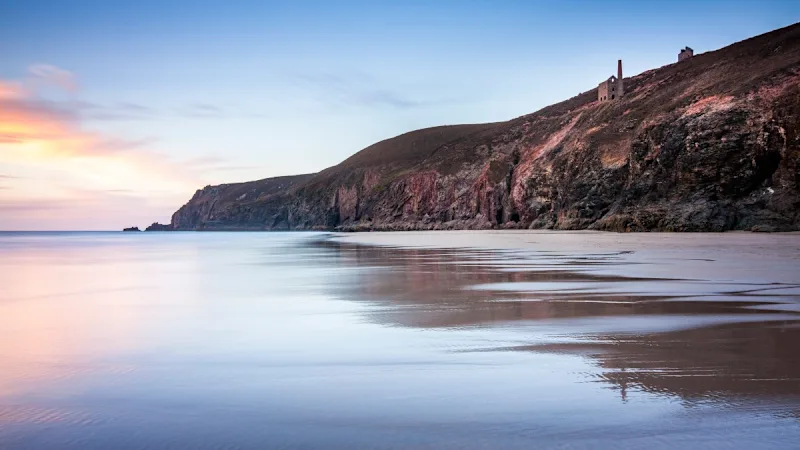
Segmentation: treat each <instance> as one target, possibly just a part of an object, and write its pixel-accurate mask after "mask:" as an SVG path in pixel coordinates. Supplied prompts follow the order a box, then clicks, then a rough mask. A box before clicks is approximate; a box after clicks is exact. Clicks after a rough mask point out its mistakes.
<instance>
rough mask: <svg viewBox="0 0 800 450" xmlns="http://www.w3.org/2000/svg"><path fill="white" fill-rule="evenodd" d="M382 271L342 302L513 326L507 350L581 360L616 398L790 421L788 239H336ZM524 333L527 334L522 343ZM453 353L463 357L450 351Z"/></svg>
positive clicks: (431, 319) (571, 235)
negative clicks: (373, 302) (385, 302)
mask: <svg viewBox="0 0 800 450" xmlns="http://www.w3.org/2000/svg"><path fill="white" fill-rule="evenodd" d="M332 242H333V244H332V245H337V246H341V248H342V249H343V251H345V252H349V253H350V254H352V255H353V257H354V258H356V259H357V260H359V262H360V264H371V265H388V266H389V267H391V269H390V270H385V271H382V272H379V273H378V275H376V276H375V277H374V278H373V279H371V280H370V281H369V282H368V283H366V284H364V285H361V286H359V287H358V288H357V289H355V290H354V291H353V292H351V293H350V295H351V296H356V297H357V296H361V297H362V298H365V299H367V298H375V297H380V298H384V299H390V300H389V301H390V302H391V303H392V304H393V305H394V308H390V309H389V310H383V311H381V312H380V313H379V314H376V316H374V317H373V319H374V320H376V321H379V322H384V323H395V324H398V325H401V326H409V327H422V328H430V327H434V328H435V327H442V328H450V327H486V326H491V327H509V326H511V327H514V328H517V329H519V328H521V329H523V330H524V332H523V333H522V336H523V337H521V338H520V339H519V343H518V344H517V345H511V346H508V345H499V346H492V345H486V346H485V347H484V348H480V349H465V350H463V351H467V352H474V351H481V352H507V351H514V352H537V353H555V354H562V355H573V356H575V357H581V358H585V359H588V360H590V361H593V364H595V365H596V366H597V368H598V370H597V372H596V373H594V374H591V376H590V378H593V379H594V380H595V381H597V382H599V383H604V384H607V385H609V386H611V387H612V388H613V389H617V390H619V392H620V396H621V398H622V400H623V401H626V400H627V396H628V394H629V392H630V391H631V390H637V391H640V392H648V393H652V394H657V395H664V396H668V397H671V398H675V399H679V400H681V401H683V402H686V404H687V405H692V404H695V405H697V404H709V403H711V404H716V405H718V407H722V408H723V409H726V410H727V409H733V410H737V411H750V412H753V411H756V412H766V413H773V414H776V415H778V416H789V417H795V418H798V419H800V352H798V343H800V234H797V233H789V234H772V235H764V234H750V233H727V234H662V233H655V234H610V233H592V232H518V231H513V232H474V231H473V232H469V231H467V232H408V233H361V234H339V235H336V236H335V237H334V238H333V239H332ZM525 332H527V333H528V334H529V337H528V338H525V337H524V335H525ZM458 351H462V350H458Z"/></svg>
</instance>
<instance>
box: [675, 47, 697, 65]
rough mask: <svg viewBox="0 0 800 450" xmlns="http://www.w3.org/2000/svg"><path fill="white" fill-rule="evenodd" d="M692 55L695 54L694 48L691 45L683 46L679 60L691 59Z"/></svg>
mask: <svg viewBox="0 0 800 450" xmlns="http://www.w3.org/2000/svg"><path fill="white" fill-rule="evenodd" d="M692 56H694V50H692V48H691V47H686V48H683V49H681V52H680V53H678V62H681V61H684V60H687V59H690V58H691V57H692Z"/></svg>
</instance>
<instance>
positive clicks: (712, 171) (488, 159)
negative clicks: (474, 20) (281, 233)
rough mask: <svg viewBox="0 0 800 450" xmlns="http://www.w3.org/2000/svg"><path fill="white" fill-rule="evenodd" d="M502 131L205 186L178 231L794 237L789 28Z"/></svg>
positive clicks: (796, 50)
mask: <svg viewBox="0 0 800 450" xmlns="http://www.w3.org/2000/svg"><path fill="white" fill-rule="evenodd" d="M624 85H625V94H624V96H623V97H622V98H617V99H614V100H611V101H598V92H597V89H592V90H591V91H588V92H585V93H583V94H580V95H578V96H576V97H574V98H571V99H569V100H567V101H564V102H562V103H558V104H555V105H552V106H549V107H546V108H544V109H542V110H540V111H538V112H536V113H533V114H530V115H526V116H523V117H519V118H517V119H513V120H511V121H508V122H501V123H493V124H480V125H456V126H443V127H435V128H429V129H424V130H418V131H413V132H410V133H406V134H403V135H401V136H398V137H395V138H392V139H388V140H386V141H382V142H379V143H377V144H374V145H372V146H370V147H367V148H366V149H364V150H362V151H360V152H358V153H356V154H355V155H353V156H352V157H350V158H349V159H347V160H345V161H343V162H342V163H340V164H339V165H337V166H334V167H331V168H328V169H326V170H323V171H322V172H319V173H317V174H307V175H297V176H289V177H278V178H268V179H265V180H259V181H252V182H247V183H236V184H227V185H220V186H207V187H206V188H204V189H202V190H199V191H197V193H196V194H195V195H194V197H192V199H191V200H190V201H189V202H188V203H187V204H186V205H184V206H183V207H181V208H180V209H179V210H178V211H177V212H176V213H175V214H174V215H173V216H172V222H171V227H172V228H173V229H178V230H220V229H231V230H233V229H235V230H293V229H302V230H307V229H340V230H412V229H478V228H556V229H585V228H590V229H600V230H614V231H647V230H664V231H724V230H762V231H785V230H800V213H798V210H799V208H798V207H799V206H800V24H795V25H792V26H789V27H786V28H783V29H780V30H776V31H773V32H770V33H767V34H764V35H761V36H758V37H755V38H751V39H748V40H745V41H742V42H739V43H736V44H733V45H731V46H729V47H725V48H723V49H720V50H717V51H713V52H708V53H704V54H700V55H696V56H694V57H692V58H689V59H686V60H684V61H681V62H678V63H675V64H670V65H667V66H664V67H661V68H658V69H654V70H650V71H647V72H644V73H642V74H639V75H637V76H634V77H630V78H624Z"/></svg>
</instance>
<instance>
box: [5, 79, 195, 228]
mask: <svg viewBox="0 0 800 450" xmlns="http://www.w3.org/2000/svg"><path fill="white" fill-rule="evenodd" d="M32 73H34V74H35V76H36V77H39V78H42V79H46V80H47V81H48V83H51V85H52V86H56V87H58V88H60V89H77V83H76V82H75V80H74V76H73V75H72V74H70V73H69V72H67V71H59V70H56V69H55V68H52V67H38V68H37V69H36V70H32ZM23 85H25V83H24V82H23V83H20V82H9V81H3V80H0V167H2V168H3V173H2V174H0V178H2V179H4V180H8V181H9V183H11V184H12V185H13V189H3V190H2V191H3V192H2V194H0V216H3V217H2V220H0V222H3V223H2V224H0V228H3V227H20V226H22V227H23V228H42V227H44V228H50V226H49V225H47V223H49V222H52V221H61V222H64V221H67V222H70V221H71V222H70V223H79V222H80V221H81V220H82V219H80V217H90V216H91V217H104V216H103V214H112V215H115V216H108V217H112V218H113V220H117V221H123V220H124V222H128V220H126V219H124V218H125V217H132V216H133V215H137V214H140V213H141V211H145V210H148V208H151V206H152V205H153V204H154V202H155V203H156V204H159V205H160V203H159V202H162V201H164V200H165V199H169V202H170V203H171V204H172V206H171V207H170V208H174V205H175V204H179V203H180V202H181V201H182V199H183V197H184V196H186V195H188V194H190V193H191V192H193V190H194V189H195V188H196V187H197V186H198V185H202V184H203V183H202V181H201V180H200V178H201V177H200V173H201V171H200V170H194V169H191V168H187V167H186V166H185V165H183V164H181V163H180V162H178V161H174V160H173V159H171V158H169V157H167V156H165V155H164V154H163V153H160V152H158V151H156V150H154V148H153V145H154V144H155V143H156V141H155V140H154V139H152V138H137V139H130V138H127V137H124V138H123V137H119V136H114V135H108V134H100V133H96V132H90V131H86V130H85V129H84V127H83V126H82V125H83V122H84V121H86V120H87V118H88V117H91V116H92V114H97V113H98V111H99V112H102V113H105V112H108V110H104V109H103V108H98V107H96V105H92V104H89V103H82V102H79V101H73V102H70V103H56V102H52V101H49V100H47V99H45V98H42V97H41V96H40V95H39V92H38V91H37V90H34V89H32V88H31V87H30V86H34V87H35V86H36V85H35V84H33V85H31V83H28V84H27V85H25V86H26V87H23ZM114 110H115V111H118V112H119V111H124V112H126V113H127V114H139V115H143V114H149V113H150V111H149V110H148V109H147V108H146V107H143V106H141V105H136V104H126V103H120V104H118V105H115V106H114ZM21 175H24V177H23V176H21ZM9 183H5V184H4V185H3V186H4V187H6V188H7V187H8V184H9ZM143 189H146V190H148V191H154V190H157V191H162V192H164V194H159V195H156V196H153V195H151V194H149V193H144V192H143ZM132 198H136V199H138V200H136V202H134V203H135V205H137V207H138V209H137V210H135V211H134V210H127V209H125V208H120V207H119V206H116V203H115V202H116V201H120V202H121V204H126V205H127V206H128V207H131V206H133V205H134V203H131V202H132V201H133V200H130V199H132ZM115 199H116V200H115ZM122 200H124V201H122ZM65 207H66V208H68V209H67V210H65V209H64V208H65ZM158 208H164V206H163V205H161V206H159V207H158ZM158 208H156V209H155V210H153V211H156V210H157V211H159V215H158V216H157V217H154V219H155V218H161V219H163V217H162V215H163V211H164V210H163V209H158ZM103 209H105V210H107V211H102V210H103ZM48 211H49V213H48ZM70 217H71V218H70ZM108 217H105V218H104V219H103V220H106V221H107V220H109V219H108ZM73 219H74V220H73ZM43 221H44V222H43ZM45 222H47V223H45ZM25 223H29V224H33V225H30V226H23V225H24V224H25ZM64 223H66V222H64ZM3 224H6V225H3ZM20 224H23V225H20ZM123 224H124V223H118V225H123ZM56 228H58V227H56Z"/></svg>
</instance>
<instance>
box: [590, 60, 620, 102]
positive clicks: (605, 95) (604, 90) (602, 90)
mask: <svg viewBox="0 0 800 450" xmlns="http://www.w3.org/2000/svg"><path fill="white" fill-rule="evenodd" d="M623 94H625V87H624V84H623V83H622V60H621V59H620V60H619V61H617V76H616V77H615V76H614V75H611V77H609V79H607V80H605V81H603V82H602V83H600V85H599V86H597V100H598V101H600V102H605V101H608V100H615V99H618V98H620V97H622V95H623Z"/></svg>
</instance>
